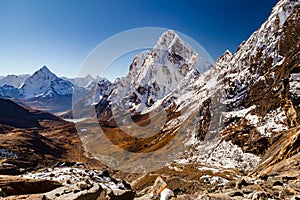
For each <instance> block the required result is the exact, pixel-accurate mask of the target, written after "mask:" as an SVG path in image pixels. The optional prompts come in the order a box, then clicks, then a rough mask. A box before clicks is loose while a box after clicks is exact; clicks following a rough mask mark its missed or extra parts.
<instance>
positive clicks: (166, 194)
mask: <svg viewBox="0 0 300 200" xmlns="http://www.w3.org/2000/svg"><path fill="white" fill-rule="evenodd" d="M172 197H175V195H174V193H173V191H172V190H170V189H168V188H165V189H164V190H163V191H162V192H161V193H160V200H170V199H171V198H172Z"/></svg>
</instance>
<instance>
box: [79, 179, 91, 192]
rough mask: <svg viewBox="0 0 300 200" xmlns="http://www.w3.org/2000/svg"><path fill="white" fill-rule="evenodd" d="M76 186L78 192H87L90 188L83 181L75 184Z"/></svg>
mask: <svg viewBox="0 0 300 200" xmlns="http://www.w3.org/2000/svg"><path fill="white" fill-rule="evenodd" d="M77 186H78V188H79V189H80V190H87V189H88V188H89V187H90V186H89V185H88V184H87V183H86V182H84V181H81V182H79V183H77Z"/></svg>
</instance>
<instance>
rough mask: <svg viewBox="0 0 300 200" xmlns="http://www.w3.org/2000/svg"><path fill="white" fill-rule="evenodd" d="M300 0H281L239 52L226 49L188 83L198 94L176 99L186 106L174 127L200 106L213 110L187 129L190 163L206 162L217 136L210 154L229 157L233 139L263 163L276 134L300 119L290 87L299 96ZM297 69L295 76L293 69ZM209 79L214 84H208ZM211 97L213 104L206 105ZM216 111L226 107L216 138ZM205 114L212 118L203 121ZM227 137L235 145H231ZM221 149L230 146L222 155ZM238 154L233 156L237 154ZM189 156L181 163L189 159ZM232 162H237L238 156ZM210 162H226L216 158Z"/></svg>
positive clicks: (184, 121) (193, 122)
mask: <svg viewBox="0 0 300 200" xmlns="http://www.w3.org/2000/svg"><path fill="white" fill-rule="evenodd" d="M299 4H300V2H299V1H293V0H282V1H279V3H278V4H277V5H276V6H275V7H274V9H273V11H272V13H271V15H270V17H269V18H268V20H267V21H266V22H265V23H264V24H263V25H262V26H261V27H260V28H259V29H258V30H257V31H256V32H255V33H253V34H252V35H251V37H250V38H249V39H248V40H247V41H245V42H243V43H242V44H241V45H240V47H239V48H238V50H237V52H236V53H235V54H233V55H232V54H231V53H230V52H228V51H227V52H225V54H224V55H223V56H222V57H221V58H220V59H219V60H218V61H217V63H216V64H215V66H214V68H213V69H212V70H210V71H209V72H208V73H205V74H204V75H202V76H200V78H199V79H198V80H197V81H196V82H195V83H192V84H191V85H190V86H188V87H185V88H182V90H185V91H187V90H188V88H194V90H190V91H192V92H191V94H192V95H189V96H188V98H178V100H177V101H175V103H176V104H177V105H179V107H178V108H177V110H176V112H179V111H181V114H182V115H181V116H180V117H178V118H177V119H174V120H171V121H169V122H168V126H169V127H171V126H173V125H174V124H178V123H179V124H181V125H182V124H186V123H187V120H189V117H190V116H191V115H194V116H197V114H196V113H198V112H199V111H198V110H200V113H201V111H202V110H203V108H208V109H209V114H206V115H203V112H202V114H201V115H200V117H201V118H199V119H192V125H191V126H190V127H189V129H187V134H188V135H190V136H191V137H190V139H189V138H188V142H187V144H189V145H192V146H193V148H192V149H191V150H190V152H189V153H187V155H186V158H188V160H189V162H193V161H194V162H199V161H201V162H204V160H205V159H204V160H202V158H203V156H204V157H205V156H207V155H203V152H204V151H203V148H205V146H207V142H208V141H211V142H213V141H215V140H217V141H218V142H217V143H218V145H217V148H211V149H210V150H209V152H210V153H209V155H215V156H217V155H218V156H217V157H214V158H213V159H215V160H218V158H227V157H228V156H229V154H228V153H226V152H227V151H228V150H229V149H230V148H233V146H232V144H233V145H238V146H236V147H237V148H240V150H238V151H237V152H240V153H239V156H241V158H243V157H244V156H245V155H247V154H248V153H252V154H254V155H251V156H250V157H249V156H246V157H248V158H251V159H252V161H251V162H252V163H256V164H257V163H258V161H259V158H258V157H257V156H259V155H263V154H264V153H265V151H266V149H268V146H269V145H271V144H272V141H273V139H272V138H273V136H274V135H276V134H277V133H281V132H284V131H286V130H288V129H289V128H290V127H293V126H295V125H296V124H297V122H296V121H297V112H299V109H298V108H299V107H298V105H299V101H298V99H299V97H298V98H295V97H294V98H291V96H290V94H289V92H291V93H292V94H294V96H297V87H299V84H298V82H297V81H298V80H297V76H298V75H296V74H298V72H299V70H298V68H299V66H300V65H299V45H298V46H297V42H298V41H299V39H295V37H296V38H299V31H297V28H296V27H299V26H298V25H296V24H297V23H298V22H299V19H300V17H299ZM292 27H293V28H292ZM290 36H292V37H293V39H292V38H289V37H290ZM298 44H299V43H298ZM291 55H292V56H291ZM293 71H295V73H294V75H293V74H292V73H291V72H293ZM214 74H215V75H216V76H217V77H216V79H215V80H216V82H215V81H212V79H211V76H212V77H214ZM205 80H206V81H205ZM209 82H210V83H211V86H213V87H209V86H208V85H207V84H208V83H209ZM209 88H210V89H209ZM215 94H220V96H221V99H220V101H219V102H220V105H221V108H220V107H219V109H215V110H214V109H213V108H212V106H213V104H212V103H211V102H214V100H213V99H214V95H215ZM185 97H186V96H185ZM207 101H208V102H209V103H211V104H208V105H206V104H205V102H207ZM295 103H296V105H295ZM185 106H187V107H185ZM222 107H223V108H222ZM183 110H184V112H182V111H183ZM214 111H215V112H214ZM216 111H221V113H222V115H221V116H220V119H221V120H222V123H221V124H220V125H221V126H219V128H220V130H219V133H218V134H217V135H216V136H217V137H213V138H214V140H212V139H211V137H210V136H211V135H212V134H213V132H212V129H211V128H213V127H214V126H215V124H214V123H212V122H213V121H212V119H213V118H212V116H215V113H216ZM185 113H186V114H185ZM203 118H204V119H205V118H207V119H206V120H204V121H203V120H202V119H203ZM208 120H210V122H209V121H208ZM207 123H208V124H209V126H210V128H209V129H203V125H205V124H207ZM199 126H200V128H199ZM217 127H218V126H217ZM213 135H214V134H213ZM204 138H206V139H204ZM218 138H219V139H218ZM201 140H205V141H204V142H202V141H201ZM227 142H229V143H231V144H230V145H225V144H228V143H227ZM221 148H223V149H224V151H223V154H222V155H219V153H220V152H222V151H221V150H220V149H221ZM234 148H235V147H234ZM226 149H227V150H226ZM191 155H192V156H191ZM237 156H238V155H235V156H233V159H235V158H236V157H237ZM186 158H183V160H181V161H179V162H184V161H185V159H186ZM209 159H211V158H210V157H206V160H209ZM251 159H250V160H251ZM242 160H243V159H241V161H242ZM226 162H227V161H226ZM247 162H249V160H248V161H247ZM232 163H236V162H235V161H234V160H232ZM207 164H210V165H212V166H213V167H220V166H219V164H218V163H214V162H208V163H207ZM236 164H237V165H236V166H235V168H236V167H237V168H241V169H244V170H249V169H251V168H248V167H246V166H244V167H243V162H240V163H236ZM256 164H254V165H253V166H252V168H253V167H255V166H256ZM223 167H224V166H223Z"/></svg>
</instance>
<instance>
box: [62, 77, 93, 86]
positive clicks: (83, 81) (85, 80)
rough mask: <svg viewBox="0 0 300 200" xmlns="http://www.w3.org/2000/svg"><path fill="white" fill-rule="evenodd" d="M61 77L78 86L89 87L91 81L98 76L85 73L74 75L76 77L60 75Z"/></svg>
mask: <svg viewBox="0 0 300 200" xmlns="http://www.w3.org/2000/svg"><path fill="white" fill-rule="evenodd" d="M62 79H64V80H67V81H69V82H71V83H73V84H74V85H76V86H78V87H82V88H89V85H90V84H91V82H94V81H96V80H97V79H98V77H96V78H93V77H92V76H91V75H87V76H85V77H76V78H67V77H62Z"/></svg>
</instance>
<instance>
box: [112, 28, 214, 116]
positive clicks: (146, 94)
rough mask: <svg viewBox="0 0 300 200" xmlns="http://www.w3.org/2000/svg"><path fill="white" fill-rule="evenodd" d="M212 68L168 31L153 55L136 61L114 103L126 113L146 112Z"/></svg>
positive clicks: (120, 84) (118, 87)
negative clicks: (188, 78) (184, 82)
mask: <svg viewBox="0 0 300 200" xmlns="http://www.w3.org/2000/svg"><path fill="white" fill-rule="evenodd" d="M211 66H212V65H211V64H210V63H208V62H206V61H205V60H204V59H203V58H202V57H201V56H200V55H198V54H197V53H196V52H195V51H194V50H193V49H192V48H191V47H190V46H189V45H188V44H187V43H185V42H184V41H182V40H181V39H180V38H179V36H178V35H177V34H176V33H175V32H174V31H167V32H165V33H164V34H163V35H162V36H161V37H160V38H159V39H158V42H157V43H156V45H155V46H154V48H153V50H152V51H151V52H150V51H145V52H142V53H141V54H139V55H137V56H136V57H135V58H134V60H133V62H132V64H131V66H130V70H129V73H128V75H127V76H126V77H124V78H121V79H120V80H119V81H118V82H117V83H116V88H115V89H114V90H113V92H112V95H111V97H110V101H111V102H112V105H113V107H115V108H116V107H118V108H121V109H122V110H125V112H128V111H130V110H131V111H135V112H144V111H145V110H146V109H148V108H149V107H151V106H152V105H154V104H155V103H157V102H160V101H162V100H163V98H165V97H166V96H167V95H169V94H170V93H171V92H172V91H173V90H174V89H176V87H177V86H178V84H179V83H180V82H181V81H182V80H183V79H185V77H186V76H187V75H188V73H190V72H191V71H193V73H195V74H201V73H204V72H205V71H207V70H208V69H210V68H211ZM153 107H155V106H153Z"/></svg>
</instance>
